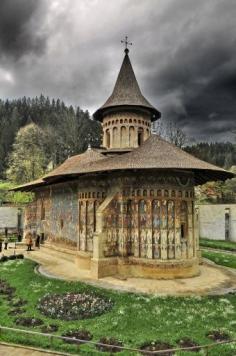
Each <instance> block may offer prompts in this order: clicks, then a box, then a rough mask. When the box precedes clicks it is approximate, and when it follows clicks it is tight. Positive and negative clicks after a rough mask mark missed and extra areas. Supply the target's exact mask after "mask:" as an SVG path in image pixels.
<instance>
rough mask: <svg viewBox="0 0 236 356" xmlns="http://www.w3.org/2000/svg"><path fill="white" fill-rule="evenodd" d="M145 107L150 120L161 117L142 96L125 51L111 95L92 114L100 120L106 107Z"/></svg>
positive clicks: (118, 108)
mask: <svg viewBox="0 0 236 356" xmlns="http://www.w3.org/2000/svg"><path fill="white" fill-rule="evenodd" d="M121 108H122V109H124V108H126V109H132V110H134V109H135V108H136V109H137V108H138V109H139V110H140V109H141V108H143V109H145V110H147V111H149V112H150V114H151V115H150V118H151V120H152V121H154V120H156V119H158V118H159V117H161V113H160V112H159V111H158V110H157V109H156V108H154V106H152V105H151V104H150V103H149V102H148V100H147V99H146V98H145V97H144V96H143V94H142V93H141V90H140V88H139V85H138V82H137V79H136V77H135V74H134V71H133V68H132V65H131V62H130V59H129V55H128V52H126V54H125V57H124V60H123V63H122V66H121V69H120V72H119V75H118V78H117V80H116V84H115V87H114V89H113V92H112V94H111V96H110V97H109V98H108V99H107V101H106V102H105V104H104V105H103V106H102V107H100V108H99V109H98V110H97V111H96V112H95V113H94V114H93V116H94V118H95V119H96V120H99V121H102V118H103V116H104V113H105V112H106V111H107V110H108V109H113V110H114V109H116V110H120V109H121Z"/></svg>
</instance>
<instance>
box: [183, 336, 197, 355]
mask: <svg viewBox="0 0 236 356" xmlns="http://www.w3.org/2000/svg"><path fill="white" fill-rule="evenodd" d="M177 344H178V345H179V347H196V348H195V349H192V350H191V349H190V350H188V352H199V351H200V348H199V344H198V343H197V342H195V341H193V340H191V339H190V338H189V337H183V338H182V339H179V340H178V341H177Z"/></svg>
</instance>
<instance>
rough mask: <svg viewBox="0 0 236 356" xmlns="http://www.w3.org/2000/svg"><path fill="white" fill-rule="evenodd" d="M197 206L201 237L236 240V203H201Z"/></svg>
mask: <svg viewBox="0 0 236 356" xmlns="http://www.w3.org/2000/svg"><path fill="white" fill-rule="evenodd" d="M197 208H198V216H199V218H198V221H199V235H200V237H203V238H204V237H205V238H208V239H213V240H230V241H235V242H236V204H201V205H198V206H197Z"/></svg>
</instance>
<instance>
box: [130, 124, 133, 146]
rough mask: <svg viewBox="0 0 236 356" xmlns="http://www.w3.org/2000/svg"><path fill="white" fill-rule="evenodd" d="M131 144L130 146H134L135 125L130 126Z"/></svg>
mask: <svg viewBox="0 0 236 356" xmlns="http://www.w3.org/2000/svg"><path fill="white" fill-rule="evenodd" d="M129 145H130V147H133V146H134V127H133V126H130V128H129Z"/></svg>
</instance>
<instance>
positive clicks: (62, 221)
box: [60, 219, 64, 230]
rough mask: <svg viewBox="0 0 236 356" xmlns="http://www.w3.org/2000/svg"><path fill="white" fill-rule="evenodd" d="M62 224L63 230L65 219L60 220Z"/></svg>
mask: <svg viewBox="0 0 236 356" xmlns="http://www.w3.org/2000/svg"><path fill="white" fill-rule="evenodd" d="M60 226H61V230H62V229H63V227H64V220H63V219H61V220H60Z"/></svg>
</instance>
